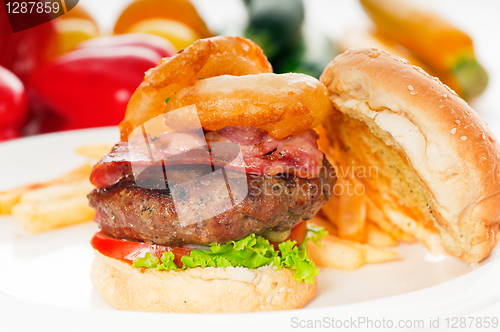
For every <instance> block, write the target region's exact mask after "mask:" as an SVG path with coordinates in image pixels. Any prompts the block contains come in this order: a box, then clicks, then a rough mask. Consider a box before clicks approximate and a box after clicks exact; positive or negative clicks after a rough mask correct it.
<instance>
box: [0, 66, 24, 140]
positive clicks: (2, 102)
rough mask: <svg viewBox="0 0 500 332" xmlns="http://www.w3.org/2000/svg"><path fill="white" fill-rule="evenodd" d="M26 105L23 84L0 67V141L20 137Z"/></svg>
mask: <svg viewBox="0 0 500 332" xmlns="http://www.w3.org/2000/svg"><path fill="white" fill-rule="evenodd" d="M26 104H27V102H26V91H25V89H24V85H23V83H22V82H21V81H20V80H19V79H18V78H17V77H16V76H15V75H14V74H13V73H11V72H10V71H9V70H7V69H5V68H3V67H0V141H2V140H7V139H12V138H16V137H19V136H20V130H21V126H22V124H23V122H24V119H25V117H26Z"/></svg>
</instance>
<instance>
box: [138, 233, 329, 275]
mask: <svg viewBox="0 0 500 332" xmlns="http://www.w3.org/2000/svg"><path fill="white" fill-rule="evenodd" d="M326 234H327V232H326V231H325V230H324V229H323V228H316V227H315V228H310V227H309V228H308V234H307V237H306V239H305V240H304V243H302V244H301V245H300V246H296V245H295V244H296V243H295V241H284V242H282V243H280V244H279V246H278V248H279V250H275V249H274V247H273V245H272V244H270V243H269V241H268V240H267V239H266V238H264V237H262V236H259V235H255V234H251V235H249V236H247V237H245V238H244V239H241V240H238V241H231V242H228V243H223V244H218V243H214V244H212V245H211V246H210V250H198V249H196V250H191V253H190V254H189V256H184V257H182V258H181V262H182V263H183V266H182V270H185V269H188V268H195V267H230V266H235V267H236V266H241V267H246V268H249V269H256V268H259V267H262V266H267V265H271V264H273V265H274V266H275V267H276V269H277V270H279V269H282V268H289V269H292V270H294V271H295V275H294V278H295V280H297V281H298V282H305V283H308V284H312V283H313V282H314V276H315V275H318V274H319V270H318V269H317V268H316V267H315V266H314V263H313V262H312V261H311V260H310V259H309V257H308V256H307V250H306V247H305V243H306V242H307V241H314V242H316V243H319V241H320V240H321V239H322V238H323V237H325V236H326ZM132 266H133V267H146V268H155V269H157V270H177V269H179V268H178V267H177V265H175V263H174V255H173V254H172V253H171V252H165V253H164V254H163V256H162V258H161V260H159V259H158V258H156V257H154V256H152V255H151V254H150V253H146V255H145V257H144V258H140V257H138V258H136V259H135V260H134V262H133V265H132Z"/></svg>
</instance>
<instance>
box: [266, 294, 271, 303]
mask: <svg viewBox="0 0 500 332" xmlns="http://www.w3.org/2000/svg"><path fill="white" fill-rule="evenodd" d="M266 302H267V303H271V295H269V296H268V297H267V299H266Z"/></svg>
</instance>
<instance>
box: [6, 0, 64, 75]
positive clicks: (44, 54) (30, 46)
mask: <svg viewBox="0 0 500 332" xmlns="http://www.w3.org/2000/svg"><path fill="white" fill-rule="evenodd" d="M56 51H57V34H56V31H55V28H54V23H53V22H47V23H44V24H42V25H39V26H36V27H34V28H30V29H27V30H24V31H20V32H16V33H13V32H12V29H11V27H10V23H9V18H8V16H7V12H6V9H5V6H4V5H3V4H0V66H3V67H5V68H7V69H9V70H10V71H12V72H13V73H14V74H16V75H17V77H19V78H20V79H21V80H22V81H23V82H26V80H27V79H28V77H29V75H30V73H31V72H32V71H33V70H34V69H36V68H37V67H38V66H40V65H41V64H42V63H45V62H47V61H49V60H50V59H52V58H53V57H54V56H55V54H56Z"/></svg>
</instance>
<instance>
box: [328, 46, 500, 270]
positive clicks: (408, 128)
mask: <svg viewBox="0 0 500 332" xmlns="http://www.w3.org/2000/svg"><path fill="white" fill-rule="evenodd" d="M320 81H321V82H322V83H324V84H325V85H326V86H327V88H328V93H329V98H330V101H331V102H332V105H333V108H334V111H333V112H332V113H331V115H330V116H329V117H328V119H327V120H326V121H325V123H324V126H325V129H326V132H327V133H328V139H329V140H330V143H331V145H332V147H333V148H332V154H333V156H334V159H335V162H336V163H338V167H339V168H344V172H345V169H348V168H349V167H352V168H354V169H373V168H376V170H377V171H376V172H372V174H373V176H361V177H359V178H358V180H359V181H361V183H362V184H363V186H364V187H365V189H366V191H365V198H366V200H367V203H368V212H367V217H368V218H369V219H370V220H371V221H373V222H374V223H376V224H378V225H379V226H380V227H381V228H383V229H386V230H389V231H391V232H395V233H397V232H401V231H402V232H403V233H404V234H408V235H410V236H413V237H414V238H415V239H417V240H420V241H421V242H423V243H424V244H425V245H426V246H427V248H429V250H430V251H431V252H433V253H435V254H440V253H444V252H447V253H448V254H451V255H453V256H456V257H459V258H461V259H463V260H464V261H466V262H469V263H476V262H479V261H481V260H482V259H484V258H485V257H487V256H488V254H489V253H490V252H491V251H492V250H493V248H494V247H495V245H496V244H497V242H498V240H499V238H500V229H499V227H500V209H499V208H498V207H499V206H500V145H499V143H498V141H497V139H496V138H495V137H494V135H493V134H492V132H491V131H490V130H489V128H488V126H487V124H486V122H485V121H484V120H482V119H481V118H480V117H479V115H478V114H477V113H476V112H475V111H474V110H473V109H472V108H470V107H469V105H468V104H467V103H466V102H465V101H464V100H462V99H461V98H460V97H459V96H458V95H457V94H456V93H455V92H454V91H452V90H451V89H450V88H448V87H447V86H446V85H444V84H442V83H441V82H440V81H439V80H438V79H437V78H434V77H430V76H429V75H428V74H427V73H425V72H424V71H423V70H422V69H420V68H419V67H416V66H412V65H410V63H409V62H408V61H406V60H403V59H400V58H397V57H394V56H392V55H389V54H388V53H387V52H384V51H381V50H377V49H353V50H350V51H347V52H345V53H343V54H341V55H339V56H338V57H336V59H335V60H334V61H333V62H332V63H330V64H329V65H328V66H327V68H326V69H325V70H324V72H323V74H322V76H321V77H320ZM364 174H367V173H364Z"/></svg>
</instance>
